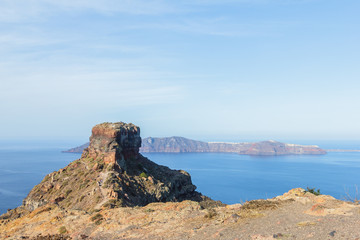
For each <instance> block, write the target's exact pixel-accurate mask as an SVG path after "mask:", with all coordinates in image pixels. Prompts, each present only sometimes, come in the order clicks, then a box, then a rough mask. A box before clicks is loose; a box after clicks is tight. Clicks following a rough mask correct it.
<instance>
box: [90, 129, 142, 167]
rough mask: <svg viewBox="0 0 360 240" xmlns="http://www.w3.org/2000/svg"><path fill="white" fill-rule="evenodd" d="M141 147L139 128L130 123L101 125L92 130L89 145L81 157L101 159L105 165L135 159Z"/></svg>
mask: <svg viewBox="0 0 360 240" xmlns="http://www.w3.org/2000/svg"><path fill="white" fill-rule="evenodd" d="M140 146H141V138H140V128H139V127H137V126H135V125H134V124H132V123H129V124H126V123H123V122H117V123H102V124H98V125H96V126H95V127H93V129H92V135H91V137H90V145H89V147H88V148H87V149H85V150H84V153H83V156H87V157H90V158H94V159H96V158H98V157H101V158H103V160H104V162H105V163H115V162H116V160H124V159H131V158H136V157H137V156H138V154H139V148H140Z"/></svg>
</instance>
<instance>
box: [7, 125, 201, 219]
mask: <svg viewBox="0 0 360 240" xmlns="http://www.w3.org/2000/svg"><path fill="white" fill-rule="evenodd" d="M140 146H141V138H140V128H139V127H137V126H135V125H133V124H125V123H122V122H119V123H103V124H99V125H96V126H95V127H94V128H93V129H92V135H91V137H90V144H89V146H88V147H87V148H86V149H84V151H83V153H82V156H81V158H80V159H78V160H76V161H74V162H72V163H70V164H69V165H68V166H66V167H64V168H62V169H60V170H59V171H56V172H53V173H50V174H48V175H47V176H46V177H45V178H44V179H43V180H42V182H41V183H40V184H38V185H37V186H35V187H34V188H33V189H32V190H31V191H30V193H29V194H28V196H27V197H26V198H25V199H24V201H23V205H22V206H21V207H19V208H17V209H14V210H11V211H9V212H8V213H7V214H8V216H9V218H13V217H18V216H21V215H23V214H24V213H27V212H30V211H34V210H35V209H37V208H39V207H41V206H44V205H46V204H56V205H57V206H59V207H60V208H62V209H77V210H84V211H93V210H94V209H100V208H113V207H119V206H144V205H146V204H149V203H151V202H168V201H182V200H185V199H191V200H197V201H201V200H203V199H205V197H203V196H202V195H201V194H200V193H198V192H196V191H195V189H196V187H195V186H194V185H193V184H192V182H191V178H190V175H189V174H188V173H187V172H185V171H182V170H179V171H177V170H171V169H169V168H168V167H165V166H159V165H157V164H155V163H154V162H152V161H150V160H149V159H147V158H145V157H143V156H142V155H141V154H139V147H140Z"/></svg>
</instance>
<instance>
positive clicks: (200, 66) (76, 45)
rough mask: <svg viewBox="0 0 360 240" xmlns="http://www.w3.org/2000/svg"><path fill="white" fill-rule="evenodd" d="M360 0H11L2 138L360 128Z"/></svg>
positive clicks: (275, 134) (0, 48) (342, 134)
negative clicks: (127, 125) (122, 131)
mask: <svg viewBox="0 0 360 240" xmlns="http://www.w3.org/2000/svg"><path fill="white" fill-rule="evenodd" d="M358 9H360V2H359V1H356V0H350V1H346V2H344V1H335V0H326V1H325V0H292V1H291V0H251V1H250V0H241V1H235V0H229V1H220V0H211V1H203V0H194V1H179V2H174V1H165V0H146V1H145V0H136V1H122V0H118V1H115V0H105V1H95V0H88V1H70V0H63V1H51V0H34V1H27V0H18V1H7V0H6V1H1V2H0V11H1V12H2V14H1V16H0V43H1V45H0V52H1V56H2V58H1V59H0V83H1V84H0V112H1V118H0V132H1V134H0V140H1V142H3V143H6V142H9V143H10V142H11V141H16V140H27V139H28V140H41V139H47V140H49V141H59V140H61V141H65V142H66V141H69V142H74V143H75V142H78V143H81V142H82V141H83V140H84V142H85V141H87V139H88V137H89V136H90V133H91V128H92V127H93V126H94V125H96V124H98V123H101V122H117V121H124V122H132V123H134V124H136V125H138V126H140V128H141V131H142V132H141V135H142V137H147V136H153V137H165V136H184V137H187V138H191V139H197V140H204V141H238V140H246V139H250V140H251V139H254V140H268V139H274V140H278V141H284V140H287V139H290V140H291V139H307V140H311V141H313V140H314V141H316V140H319V139H322V140H336V139H339V140H354V141H355V140H356V141H360V124H359V122H360V111H359V107H358V105H359V103H360V94H359V89H360V81H359V80H360V68H359V66H360V58H359V56H360V46H359V44H358V43H359V41H360V32H359V31H358V29H359V24H360V15H359V14H358Z"/></svg>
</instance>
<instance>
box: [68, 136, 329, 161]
mask: <svg viewBox="0 0 360 240" xmlns="http://www.w3.org/2000/svg"><path fill="white" fill-rule="evenodd" d="M87 146H88V144H84V145H82V146H79V147H76V148H72V149H69V150H67V151H64V152H69V153H81V152H82V151H83V149H84V148H86V147H87ZM140 152H143V153H149V152H159V153H161V152H163V153H185V152H197V153H203V152H212V153H237V154H242V155H263V156H264V155H268V156H269V155H270V156H271V155H303V154H304V155H321V154H326V151H325V150H323V149H321V148H320V147H319V146H316V145H298V144H290V143H281V142H277V141H274V140H269V141H262V142H240V143H229V142H202V141H196V140H192V139H188V138H184V137H165V138H152V137H148V138H144V139H143V141H142V144H141V148H140Z"/></svg>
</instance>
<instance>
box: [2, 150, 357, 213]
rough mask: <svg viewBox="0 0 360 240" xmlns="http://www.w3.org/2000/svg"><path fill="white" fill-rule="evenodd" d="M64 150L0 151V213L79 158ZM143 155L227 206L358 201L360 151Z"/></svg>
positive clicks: (78, 155)
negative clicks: (295, 192) (311, 199)
mask: <svg viewBox="0 0 360 240" xmlns="http://www.w3.org/2000/svg"><path fill="white" fill-rule="evenodd" d="M343 148H346V147H343ZM347 148H349V147H347ZM351 148H353V149H355V146H354V147H351ZM61 150H64V149H60V148H53V149H33V150H29V149H28V150H23V151H18V150H11V149H8V150H6V149H2V150H0V214H2V213H5V212H6V211H7V209H9V208H15V207H17V206H19V205H21V203H22V200H23V199H24V198H25V197H26V195H27V194H28V192H29V191H30V190H31V189H32V188H33V187H34V186H35V185H36V184H38V183H39V182H41V180H42V179H43V178H44V176H45V175H46V174H48V173H50V172H53V171H57V170H58V169H60V168H63V167H64V166H66V165H67V164H69V163H70V162H71V161H73V160H75V159H78V158H80V154H71V153H61ZM143 155H145V156H146V157H148V158H149V159H151V160H152V161H154V162H156V163H158V164H161V165H166V166H168V167H170V168H172V169H183V170H186V171H188V172H189V173H190V174H191V177H192V181H193V183H194V184H195V185H196V186H197V190H198V191H200V192H201V193H203V194H204V195H206V196H209V197H211V198H213V199H214V200H221V201H222V202H224V203H227V204H233V203H241V202H245V201H247V200H252V199H259V198H272V197H275V196H277V195H281V194H283V193H284V192H287V191H288V190H290V189H292V188H297V187H302V188H306V187H311V188H316V189H320V191H321V193H323V194H328V195H332V196H334V197H336V198H338V199H344V198H346V197H347V194H349V195H350V196H352V197H355V195H356V186H359V187H360V153H357V152H330V153H328V154H326V155H320V156H316V155H299V156H295V155H289V156H270V157H259V156H246V155H238V154H232V153H179V154H176V153H146V154H143Z"/></svg>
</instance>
